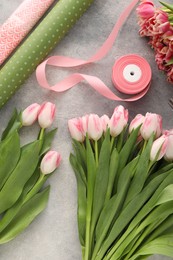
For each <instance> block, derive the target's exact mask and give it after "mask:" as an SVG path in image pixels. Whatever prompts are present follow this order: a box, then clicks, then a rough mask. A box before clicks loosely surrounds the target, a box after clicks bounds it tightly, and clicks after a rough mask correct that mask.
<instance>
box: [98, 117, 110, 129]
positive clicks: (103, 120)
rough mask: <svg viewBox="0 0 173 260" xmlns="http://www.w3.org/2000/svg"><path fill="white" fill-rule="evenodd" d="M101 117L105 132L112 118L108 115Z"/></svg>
mask: <svg viewBox="0 0 173 260" xmlns="http://www.w3.org/2000/svg"><path fill="white" fill-rule="evenodd" d="M100 119H101V123H102V128H103V132H104V133H105V132H106V130H107V128H108V126H109V120H110V119H109V117H108V116H107V115H103V116H102V117H101V118H100Z"/></svg>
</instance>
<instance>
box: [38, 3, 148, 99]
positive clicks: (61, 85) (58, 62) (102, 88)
mask: <svg viewBox="0 0 173 260" xmlns="http://www.w3.org/2000/svg"><path fill="white" fill-rule="evenodd" d="M138 1H139V0H133V1H132V2H131V3H130V5H129V6H128V7H127V8H126V9H125V10H124V11H123V13H122V14H121V16H120V18H119V19H118V21H117V23H116V24H115V26H114V28H113V30H112V32H111V33H110V35H109V37H108V38H107V40H106V41H105V42H104V44H103V45H102V46H101V47H100V49H99V50H98V51H97V52H96V53H95V54H94V55H93V56H92V57H91V58H90V59H88V60H82V59H75V58H71V57H65V56H52V57H49V58H48V59H46V60H45V61H44V62H42V63H41V64H40V65H39V66H38V67H37V69H36V77H37V80H38V83H39V84H40V86H42V87H43V88H46V89H49V90H52V91H55V92H63V91H66V90H68V89H70V88H72V87H73V86H75V85H76V84H78V83H79V82H81V81H82V80H86V81H87V82H88V83H89V85H90V86H91V87H92V88H94V89H95V90H96V91H97V92H99V93H100V94H101V95H102V96H104V97H106V98H108V99H111V100H117V101H135V100H138V99H140V98H141V97H143V96H144V95H145V94H146V93H147V91H148V89H149V87H150V80H151V78H148V83H147V84H146V85H145V86H144V88H143V90H142V91H141V92H140V93H138V92H139V91H137V92H136V93H138V94H137V95H135V96H133V97H130V98H127V99H122V98H120V97H118V96H117V95H115V94H114V93H113V92H112V91H111V90H110V89H109V88H108V87H107V86H106V85H105V84H104V83H103V81H101V80H100V79H99V78H97V77H95V76H91V75H86V74H80V73H74V74H71V75H69V76H67V77H66V78H65V79H63V80H62V81H60V82H58V83H57V84H55V85H54V86H50V85H49V83H48V81H47V79H46V71H45V70H46V65H52V66H56V67H63V68H70V67H77V66H82V65H86V64H89V63H93V62H96V61H99V60H101V59H102V58H103V57H105V56H106V55H107V53H108V52H109V51H110V49H111V47H112V46H113V43H114V41H115V39H116V37H117V34H118V32H119V30H120V28H121V27H122V25H123V23H124V22H125V21H126V19H127V18H128V16H129V15H130V13H131V11H132V10H133V8H134V7H135V5H136V4H137V3H138ZM127 83H128V82H127ZM129 93H130V91H129Z"/></svg>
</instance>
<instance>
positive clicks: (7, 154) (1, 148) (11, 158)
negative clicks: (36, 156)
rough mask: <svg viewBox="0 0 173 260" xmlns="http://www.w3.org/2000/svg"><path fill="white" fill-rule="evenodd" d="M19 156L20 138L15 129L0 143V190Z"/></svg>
mask: <svg viewBox="0 0 173 260" xmlns="http://www.w3.org/2000/svg"><path fill="white" fill-rule="evenodd" d="M19 157H20V139H19V135H18V133H17V131H15V132H14V133H13V134H11V135H10V136H9V137H7V138H6V139H4V140H3V141H2V142H1V143H0V190H1V189H2V187H3V185H4V184H5V182H6V181H7V179H8V178H9V176H10V174H11V172H12V171H13V169H14V168H15V166H16V164H17V162H18V160H19Z"/></svg>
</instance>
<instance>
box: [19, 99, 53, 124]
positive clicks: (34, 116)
mask: <svg viewBox="0 0 173 260" xmlns="http://www.w3.org/2000/svg"><path fill="white" fill-rule="evenodd" d="M54 118H55V104H53V103H51V102H45V103H43V104H42V105H39V104H37V103H33V104H31V105H30V106H28V107H27V108H26V109H25V110H24V111H23V112H22V114H21V123H22V125H23V126H30V125H32V124H33V123H34V122H35V121H36V120H38V123H39V125H40V127H41V128H44V129H45V128H48V127H50V126H51V124H52V123H53V121H54Z"/></svg>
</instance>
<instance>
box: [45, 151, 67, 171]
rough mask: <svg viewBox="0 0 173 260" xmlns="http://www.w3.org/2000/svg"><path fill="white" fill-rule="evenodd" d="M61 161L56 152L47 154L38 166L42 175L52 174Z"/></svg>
mask: <svg viewBox="0 0 173 260" xmlns="http://www.w3.org/2000/svg"><path fill="white" fill-rule="evenodd" d="M61 159H62V158H61V155H60V154H59V153H58V152H56V151H49V152H47V153H46V154H45V156H44V157H43V159H42V161H41V164H40V170H41V172H42V174H44V175H46V174H50V173H52V172H53V171H54V170H55V169H56V168H58V167H59V165H60V162H61Z"/></svg>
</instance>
